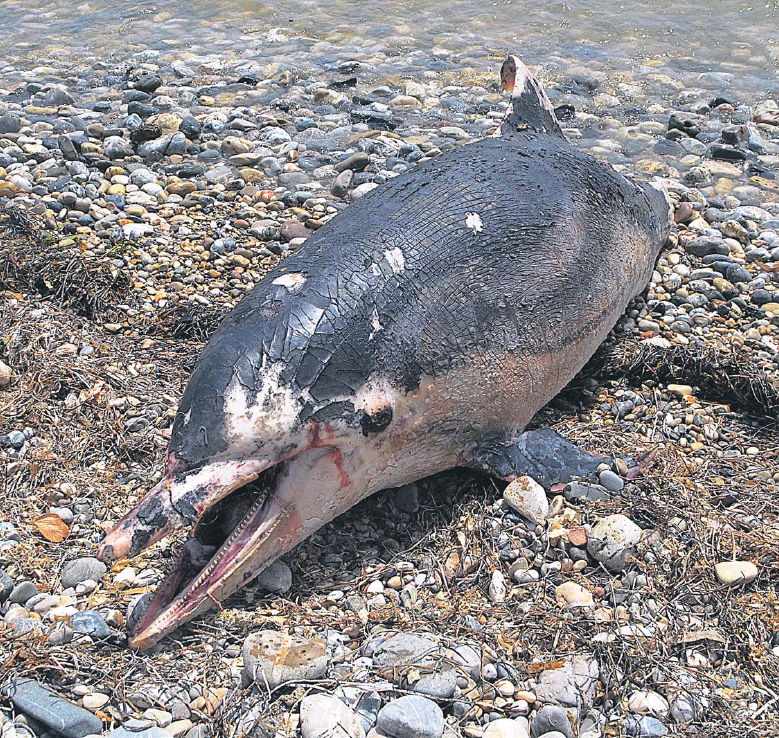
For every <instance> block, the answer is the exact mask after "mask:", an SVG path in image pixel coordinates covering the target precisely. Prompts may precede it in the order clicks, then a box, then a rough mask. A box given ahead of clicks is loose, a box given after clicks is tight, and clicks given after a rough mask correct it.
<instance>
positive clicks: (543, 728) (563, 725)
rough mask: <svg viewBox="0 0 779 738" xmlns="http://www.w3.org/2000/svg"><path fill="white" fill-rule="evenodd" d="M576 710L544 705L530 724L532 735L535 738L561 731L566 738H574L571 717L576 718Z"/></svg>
mask: <svg viewBox="0 0 779 738" xmlns="http://www.w3.org/2000/svg"><path fill="white" fill-rule="evenodd" d="M576 712H577V711H576V709H575V708H567V709H566V708H564V707H556V706H554V705H544V706H543V707H542V708H541V709H540V710H539V711H538V712H537V713H536V714H535V716H534V717H533V721H532V722H531V723H530V735H532V736H533V738H539V736H542V735H544V734H545V733H551V732H552V731H555V730H556V731H559V732H560V733H562V734H563V735H564V736H566V738H573V729H572V728H571V717H574V718H575V717H576Z"/></svg>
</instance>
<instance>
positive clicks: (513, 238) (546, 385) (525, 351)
mask: <svg viewBox="0 0 779 738" xmlns="http://www.w3.org/2000/svg"><path fill="white" fill-rule="evenodd" d="M501 78H502V83H503V88H504V89H506V90H511V91H512V94H511V104H510V106H509V109H508V111H507V114H506V117H505V119H504V120H503V122H502V124H501V126H500V129H499V131H498V132H497V133H496V135H495V136H494V137H491V138H488V139H485V140H482V141H478V142H476V143H472V144H469V145H466V146H461V147H459V148H457V149H456V150H454V151H450V152H448V153H446V154H442V155H441V156H439V157H436V158H435V159H433V160H431V161H428V162H425V163H422V164H420V165H419V166H417V167H415V168H414V169H413V170H411V171H409V172H406V173H404V174H402V175H400V176H398V177H397V178H395V179H392V180H391V181H390V182H388V183H387V184H385V185H383V186H382V187H379V188H377V189H376V190H374V191H373V192H371V193H370V194H368V195H366V196H365V197H363V198H361V199H360V200H358V201H356V202H355V203H354V204H352V205H351V206H350V207H349V208H348V209H347V210H346V211H345V212H344V213H343V214H342V215H340V216H338V217H337V218H335V219H334V220H333V221H332V222H330V223H328V224H327V225H326V226H325V227H323V228H321V229H320V230H318V231H317V232H316V234H315V235H314V236H312V237H311V238H309V239H308V240H307V241H306V243H305V245H304V246H303V247H301V248H300V249H299V250H298V251H297V252H295V253H294V254H293V255H291V256H289V257H288V258H287V259H285V260H284V261H283V262H282V263H281V264H280V265H279V266H278V267H276V269H274V270H273V271H272V272H270V273H269V274H268V275H267V276H266V277H265V279H263V280H262V282H260V283H259V284H258V285H257V286H256V287H255V289H254V290H253V291H252V292H250V293H249V294H248V295H247V296H246V297H245V298H244V299H243V300H242V301H241V302H240V303H239V304H238V306H237V307H236V308H235V309H234V310H233V311H232V312H231V313H230V314H229V315H228V316H227V318H226V319H225V320H224V322H223V323H222V324H221V325H220V326H219V328H218V329H217V331H216V332H215V333H214V335H213V337H212V338H211V340H210V342H209V343H208V345H207V346H206V347H205V349H204V350H203V354H202V356H201V358H200V362H199V364H198V365H197V368H196V369H195V371H194V372H193V374H192V377H191V379H190V381H189V384H188V386H187V388H186V391H185V392H184V396H183V397H182V400H181V404H180V405H179V409H178V413H177V415H176V418H175V422H174V424H173V428H172V434H171V440H170V448H169V452H168V456H167V474H166V475H165V478H164V479H163V481H162V482H160V483H159V484H158V485H157V486H155V487H154V488H153V489H152V490H151V491H150V492H149V493H148V495H147V496H146V497H145V498H144V499H143V500H142V501H141V502H140V504H138V506H137V507H136V508H135V509H133V510H132V511H131V512H129V513H128V514H127V515H126V516H125V517H124V518H123V519H122V520H121V521H120V522H119V523H118V525H117V526H116V527H115V528H114V529H113V530H112V531H111V532H110V533H109V534H108V535H107V536H106V538H105V540H104V542H103V544H102V545H101V548H100V551H99V556H100V558H101V559H102V560H103V561H106V562H111V561H114V560H116V559H117V558H120V557H123V556H133V555H135V554H137V553H138V552H139V551H141V550H142V549H143V548H145V547H146V546H148V545H150V544H152V543H154V542H155V541H157V540H159V539H160V538H162V537H163V536H165V535H166V534H168V533H170V532H171V531H173V530H175V529H176V528H180V527H184V526H189V527H193V532H192V534H191V537H190V539H189V541H188V543H187V544H186V545H185V547H184V552H183V554H182V556H181V559H180V560H179V562H178V564H177V566H176V568H175V569H174V570H173V571H172V572H171V573H170V575H169V576H168V577H167V579H166V580H165V581H164V582H163V583H162V584H161V585H160V586H159V588H158V589H157V591H156V593H155V595H154V597H153V598H152V599H151V602H150V604H149V606H148V609H147V610H146V612H145V614H144V615H143V616H141V617H140V619H139V620H138V622H137V623H136V624H135V625H134V626H133V627H132V628H131V632H130V645H131V646H132V647H135V648H148V647H149V646H151V645H152V644H154V643H156V642H157V641H158V640H159V639H160V638H162V637H163V636H165V635H166V634H167V633H170V632H171V631H172V630H174V629H175V628H176V627H177V626H179V625H180V624H182V623H183V622H185V621H187V620H190V619H191V618H193V617H195V616H196V615H198V614H200V613H203V612H205V611H206V610H208V609H209V608H210V607H212V605H213V604H214V603H218V602H220V601H222V600H224V599H225V598H226V597H227V596H229V595H230V594H232V593H233V592H235V591H236V590H238V589H239V588H240V587H242V586H243V585H244V584H246V583H247V582H249V581H251V580H252V579H254V578H255V577H256V576H257V575H258V574H259V573H260V572H261V571H262V570H263V569H264V568H265V567H266V566H267V565H268V564H270V563H271V562H272V561H273V560H274V559H276V558H277V557H279V556H280V555H282V554H283V553H285V552H287V551H289V550H290V549H291V548H292V547H293V546H295V544H297V543H299V542H300V541H302V540H303V539H305V538H306V537H307V536H309V535H310V534H311V533H313V532H314V531H315V530H317V529H318V528H320V527H321V526H322V525H324V524H325V523H327V522H328V521H330V520H332V519H333V518H335V517H336V516H337V515H339V514H341V513H342V512H344V511H345V510H348V509H349V508H350V507H352V505H354V504H355V503H357V502H359V501H360V500H362V499H364V498H365V497H367V496H368V495H371V494H373V493H374V492H376V491H377V490H380V489H384V488H387V487H397V486H400V485H403V484H406V483H408V482H412V481H414V480H417V479H420V478H422V477H425V476H428V475H430V474H433V473H435V472H439V471H442V470H445V469H449V468H451V467H455V466H470V467H474V468H479V469H483V470H487V471H488V472H490V473H492V474H494V475H496V476H498V477H501V478H503V479H512V478H514V477H516V476H517V475H520V474H531V475H532V476H534V477H535V478H536V479H538V480H539V481H540V482H542V483H546V484H552V483H554V482H562V481H567V480H568V479H570V478H571V476H580V475H581V476H586V475H588V474H591V473H593V472H594V470H595V467H596V466H597V464H598V462H599V461H600V459H598V458H595V457H593V456H591V455H589V454H587V453H585V452H583V451H580V450H579V449H577V448H576V447H575V446H573V445H572V444H569V443H567V442H566V441H565V440H563V439H562V438H561V437H560V436H558V435H556V434H555V433H552V432H551V431H536V432H525V433H523V429H524V428H525V426H526V425H527V424H528V422H529V421H530V419H531V418H532V417H533V415H534V414H535V412H536V411H537V410H538V409H539V408H541V407H542V406H543V405H544V404H546V403H547V402H548V401H549V400H550V399H551V398H552V397H554V395H555V394H556V393H557V392H558V391H559V390H560V389H562V388H563V387H564V386H565V385H566V383H568V381H569V380H570V379H571V378H572V377H573V376H574V375H575V374H576V373H577V372H578V371H579V369H581V368H582V366H583V365H584V364H585V362H586V361H587V360H588V359H589V357H590V356H591V355H592V354H593V352H594V351H595V349H596V348H597V347H598V345H599V344H600V343H601V342H602V341H603V339H604V338H605V337H606V335H607V334H608V333H609V331H610V329H611V328H612V327H613V326H614V324H615V323H616V321H617V319H618V318H619V316H620V314H621V313H622V312H623V310H624V309H625V306H626V305H627V303H628V302H629V300H630V299H631V298H633V297H634V296H635V295H637V294H638V293H639V292H640V291H641V290H642V289H643V287H644V286H645V285H646V283H647V282H648V280H649V277H650V275H651V272H652V268H653V265H654V263H655V260H656V258H657V256H658V254H659V252H660V250H661V247H662V246H663V244H664V242H665V240H666V237H667V235H668V233H669V228H670V222H671V218H670V203H669V200H668V197H667V194H666V193H665V192H664V191H663V190H662V188H655V187H653V186H650V185H646V184H639V183H636V182H632V181H630V180H628V179H626V178H625V177H623V176H622V175H620V174H618V173H617V172H615V171H614V169H612V168H611V167H610V166H608V165H606V164H604V163H602V162H600V161H597V160H596V159H594V158H592V157H591V156H588V155H587V154H585V153H582V152H581V151H577V150H576V149H575V148H573V147H572V146H571V145H570V144H569V143H568V141H567V140H566V139H565V137H564V135H563V133H562V131H561V129H560V126H559V124H558V122H557V119H556V118H555V114H554V111H553V108H552V106H551V105H550V103H549V100H548V98H547V96H546V94H545V93H544V91H543V89H542V88H541V86H540V85H539V83H538V82H537V80H536V79H535V78H534V77H533V75H532V74H531V73H530V71H529V70H528V69H527V67H525V65H524V64H523V63H522V62H521V61H520V60H519V59H518V58H517V57H510V58H509V59H507V60H506V62H505V63H504V64H503V68H502V70H501ZM263 472H264V474H263ZM260 474H263V480H264V485H263V486H264V488H265V490H266V492H265V493H258V492H247V491H246V490H240V491H239V488H241V487H244V485H246V484H247V482H249V481H251V480H254V479H256V478H257V477H258V476H259V475H260ZM252 489H254V487H253V488H252Z"/></svg>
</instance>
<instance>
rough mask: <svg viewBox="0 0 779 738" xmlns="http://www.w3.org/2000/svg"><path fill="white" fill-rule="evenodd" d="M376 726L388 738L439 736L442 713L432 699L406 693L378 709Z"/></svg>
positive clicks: (438, 737)
mask: <svg viewBox="0 0 779 738" xmlns="http://www.w3.org/2000/svg"><path fill="white" fill-rule="evenodd" d="M376 728H377V729H378V730H379V731H380V732H381V733H383V734H384V735H387V736H390V738H441V736H442V735H443V732H444V714H443V712H442V711H441V708H440V707H439V706H438V705H437V704H436V703H435V702H433V701H432V700H429V699H427V698H426V697H419V696H417V695H406V696H405V697H400V698H398V699H396V700H393V701H392V702H390V703H389V704H387V705H385V706H384V707H383V708H382V709H381V710H380V711H379V715H378V718H377V719H376Z"/></svg>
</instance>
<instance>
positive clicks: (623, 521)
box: [587, 515, 642, 571]
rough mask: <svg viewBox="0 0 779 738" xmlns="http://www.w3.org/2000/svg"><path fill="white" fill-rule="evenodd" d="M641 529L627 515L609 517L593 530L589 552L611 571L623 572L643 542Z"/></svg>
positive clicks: (588, 546) (589, 542)
mask: <svg viewBox="0 0 779 738" xmlns="http://www.w3.org/2000/svg"><path fill="white" fill-rule="evenodd" d="M641 533H642V531H641V528H639V526H637V525H636V524H635V523H634V522H633V521H632V520H631V519H630V518H628V517H627V516H625V515H609V516H608V517H605V518H603V520H601V521H600V522H599V523H598V524H597V525H596V526H595V527H594V528H593V529H592V532H591V533H590V535H589V540H588V541H587V552H588V553H589V554H590V556H592V557H593V558H594V559H596V560H597V561H600V562H601V563H602V564H603V565H604V566H605V567H606V568H607V569H609V570H610V571H621V570H622V569H624V568H625V566H627V561H628V558H630V556H633V555H634V554H635V552H636V546H637V545H638V542H639V541H640V540H641Z"/></svg>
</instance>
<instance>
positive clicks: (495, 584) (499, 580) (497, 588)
mask: <svg viewBox="0 0 779 738" xmlns="http://www.w3.org/2000/svg"><path fill="white" fill-rule="evenodd" d="M488 594H489V596H490V599H491V600H492V601H493V602H495V603H500V602H505V601H506V578H505V577H504V576H503V572H501V571H499V570H498V569H496V570H495V571H494V572H492V578H491V579H490V587H489V592H488Z"/></svg>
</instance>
